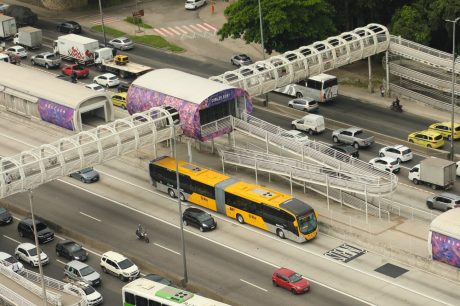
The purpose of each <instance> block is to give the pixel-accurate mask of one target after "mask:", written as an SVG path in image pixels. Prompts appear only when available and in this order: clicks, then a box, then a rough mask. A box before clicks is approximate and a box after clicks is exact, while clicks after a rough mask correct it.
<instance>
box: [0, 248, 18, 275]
mask: <svg viewBox="0 0 460 306" xmlns="http://www.w3.org/2000/svg"><path fill="white" fill-rule="evenodd" d="M0 263H2V264H3V265H4V266H6V267H7V268H8V269H10V270H11V271H13V272H16V273H21V272H22V271H23V270H24V265H23V264H22V263H20V262H19V261H18V260H17V259H16V258H14V257H13V256H11V255H10V254H8V253H5V252H0Z"/></svg>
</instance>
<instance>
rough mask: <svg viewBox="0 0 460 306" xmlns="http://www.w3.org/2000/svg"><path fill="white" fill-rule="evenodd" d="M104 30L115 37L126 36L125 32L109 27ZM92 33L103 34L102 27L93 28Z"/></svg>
mask: <svg viewBox="0 0 460 306" xmlns="http://www.w3.org/2000/svg"><path fill="white" fill-rule="evenodd" d="M104 30H105V34H107V35H110V36H114V37H120V36H125V35H126V33H125V32H122V31H118V30H117V29H114V28H111V27H108V26H104ZM91 31H94V32H99V33H102V25H95V26H93V27H91Z"/></svg>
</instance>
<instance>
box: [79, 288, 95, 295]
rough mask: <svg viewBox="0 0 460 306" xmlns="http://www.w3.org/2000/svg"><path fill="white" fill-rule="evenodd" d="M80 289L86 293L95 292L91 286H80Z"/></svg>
mask: <svg viewBox="0 0 460 306" xmlns="http://www.w3.org/2000/svg"><path fill="white" fill-rule="evenodd" d="M81 289H82V290H83V291H84V292H85V294H86V295H90V294H91V293H94V292H96V290H94V288H93V287H91V286H88V287H84V288H81Z"/></svg>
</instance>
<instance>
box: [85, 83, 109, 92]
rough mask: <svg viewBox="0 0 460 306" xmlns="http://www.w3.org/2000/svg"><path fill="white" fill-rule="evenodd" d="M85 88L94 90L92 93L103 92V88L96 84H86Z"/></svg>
mask: <svg viewBox="0 0 460 306" xmlns="http://www.w3.org/2000/svg"><path fill="white" fill-rule="evenodd" d="M85 87H86V88H88V89H91V90H94V91H104V90H105V89H104V87H102V86H101V85H99V84H96V83H91V84H86V85H85Z"/></svg>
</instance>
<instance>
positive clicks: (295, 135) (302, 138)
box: [280, 130, 308, 143]
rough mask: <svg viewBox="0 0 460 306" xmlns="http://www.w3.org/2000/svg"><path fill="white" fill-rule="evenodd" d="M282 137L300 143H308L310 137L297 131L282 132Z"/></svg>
mask: <svg viewBox="0 0 460 306" xmlns="http://www.w3.org/2000/svg"><path fill="white" fill-rule="evenodd" d="M280 136H281V137H284V138H287V139H290V140H294V141H296V142H300V143H306V142H308V136H307V135H306V134H305V133H302V132H301V131H297V130H289V131H285V132H282V133H281V134H280Z"/></svg>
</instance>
